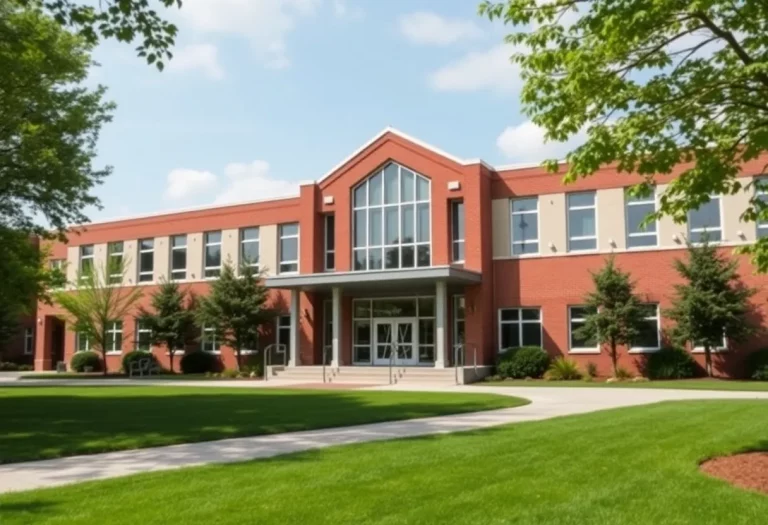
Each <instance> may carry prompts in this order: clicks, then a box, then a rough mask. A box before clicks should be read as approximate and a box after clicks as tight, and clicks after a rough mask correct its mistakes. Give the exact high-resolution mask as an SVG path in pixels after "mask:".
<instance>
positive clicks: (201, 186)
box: [165, 168, 216, 200]
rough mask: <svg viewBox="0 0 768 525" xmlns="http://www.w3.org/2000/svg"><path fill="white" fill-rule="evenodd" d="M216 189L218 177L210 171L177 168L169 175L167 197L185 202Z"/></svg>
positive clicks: (166, 189)
mask: <svg viewBox="0 0 768 525" xmlns="http://www.w3.org/2000/svg"><path fill="white" fill-rule="evenodd" d="M215 188H216V175H214V174H213V173H211V172H210V171H200V170H190V169H185V168H177V169H174V170H171V172H170V173H168V181H167V186H166V188H165V197H166V198H167V199H171V200H183V199H188V198H190V197H194V196H197V195H201V194H203V193H206V192H209V191H211V190H213V189H215Z"/></svg>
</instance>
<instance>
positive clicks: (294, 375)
mask: <svg viewBox="0 0 768 525" xmlns="http://www.w3.org/2000/svg"><path fill="white" fill-rule="evenodd" d="M460 375H461V374H460ZM390 377H391V381H390ZM273 378H274V379H279V380H286V381H302V382H306V383H323V382H325V383H334V384H358V385H388V384H410V385H415V384H430V385H455V384H456V371H455V370H454V369H453V368H427V367H418V366H393V367H392V371H391V376H390V368H389V367H388V366H340V367H330V366H326V367H325V381H323V367H322V366H296V367H278V366H275V367H270V377H269V379H273Z"/></svg>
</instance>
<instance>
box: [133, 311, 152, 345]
mask: <svg viewBox="0 0 768 525" xmlns="http://www.w3.org/2000/svg"><path fill="white" fill-rule="evenodd" d="M141 334H149V335H150V337H149V339H150V341H149V348H148V349H146V350H144V349H141V348H139V341H140V340H141ZM135 339H136V341H135V342H134V345H133V349H134V350H137V351H142V352H151V351H152V330H151V329H149V328H146V327H142V323H141V319H136V337H135Z"/></svg>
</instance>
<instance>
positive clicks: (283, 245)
mask: <svg viewBox="0 0 768 525" xmlns="http://www.w3.org/2000/svg"><path fill="white" fill-rule="evenodd" d="M279 230H280V232H279V233H280V247H279V248H280V267H279V269H278V270H279V271H278V273H295V272H298V271H299V224H298V223H295V222H294V223H291V224H281V225H280V227H279Z"/></svg>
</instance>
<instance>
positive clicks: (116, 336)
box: [104, 321, 123, 353]
mask: <svg viewBox="0 0 768 525" xmlns="http://www.w3.org/2000/svg"><path fill="white" fill-rule="evenodd" d="M104 350H106V351H107V352H113V353H120V352H122V351H123V322H122V321H112V322H111V323H107V339H106V340H105V341H104Z"/></svg>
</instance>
